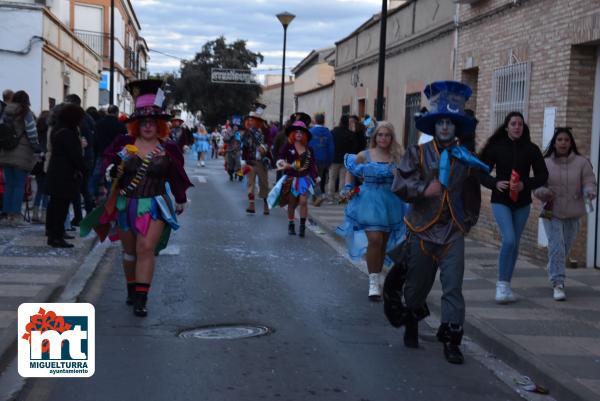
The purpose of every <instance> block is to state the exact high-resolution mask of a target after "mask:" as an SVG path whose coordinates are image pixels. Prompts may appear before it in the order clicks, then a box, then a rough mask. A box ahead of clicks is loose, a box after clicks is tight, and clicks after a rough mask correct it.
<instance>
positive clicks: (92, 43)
mask: <svg viewBox="0 0 600 401" xmlns="http://www.w3.org/2000/svg"><path fill="white" fill-rule="evenodd" d="M73 32H74V33H75V35H76V36H77V37H78V38H79V39H81V40H82V41H83V42H84V43H85V44H86V45H88V46H89V47H90V49H92V50H93V51H94V52H95V53H96V54H97V55H99V56H100V57H102V59H104V60H106V59H108V55H109V53H110V51H109V49H108V42H109V41H108V34H105V33H102V32H92V31H84V30H81V29H74V30H73Z"/></svg>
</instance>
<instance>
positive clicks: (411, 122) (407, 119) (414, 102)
mask: <svg viewBox="0 0 600 401" xmlns="http://www.w3.org/2000/svg"><path fill="white" fill-rule="evenodd" d="M420 109H421V92H418V93H408V94H407V95H406V100H405V105H404V138H403V142H402V143H403V145H404V148H405V149H408V147H409V146H410V145H415V144H416V143H417V142H418V141H419V135H418V131H417V126H416V125H415V114H416V113H417V112H418V111H419V110H420Z"/></svg>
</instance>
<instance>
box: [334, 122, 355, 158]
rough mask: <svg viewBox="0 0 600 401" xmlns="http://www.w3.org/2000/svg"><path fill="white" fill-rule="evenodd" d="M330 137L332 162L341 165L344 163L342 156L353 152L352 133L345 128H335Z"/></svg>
mask: <svg viewBox="0 0 600 401" xmlns="http://www.w3.org/2000/svg"><path fill="white" fill-rule="evenodd" d="M331 135H333V162H334V163H336V164H341V163H343V162H344V155H345V154H346V153H352V151H353V150H354V149H353V147H354V141H353V135H354V133H353V132H351V131H350V130H349V129H346V128H342V127H335V128H334V129H333V131H331Z"/></svg>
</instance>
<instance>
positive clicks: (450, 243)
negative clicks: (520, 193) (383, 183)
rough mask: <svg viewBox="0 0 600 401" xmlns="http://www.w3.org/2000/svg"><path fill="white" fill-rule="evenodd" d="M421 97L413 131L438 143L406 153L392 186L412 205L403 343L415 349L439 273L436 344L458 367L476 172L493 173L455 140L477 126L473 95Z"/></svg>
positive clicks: (450, 84) (431, 90)
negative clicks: (470, 109) (423, 103)
mask: <svg viewBox="0 0 600 401" xmlns="http://www.w3.org/2000/svg"><path fill="white" fill-rule="evenodd" d="M424 92H425V96H427V98H428V99H429V105H430V107H429V111H428V112H427V113H424V114H423V115H422V116H421V117H420V118H419V119H417V120H416V126H417V129H418V130H420V131H421V132H424V133H426V134H429V135H431V136H433V137H434V139H433V140H432V141H430V142H427V143H425V144H421V145H413V146H411V147H410V148H409V149H408V151H407V152H406V153H405V155H404V156H403V158H402V160H401V162H400V165H399V167H398V171H397V173H396V177H395V179H394V183H393V185H392V191H394V192H396V194H397V195H398V196H400V198H402V199H403V200H404V201H406V202H408V203H409V204H410V206H409V209H408V212H407V214H406V216H405V219H404V220H405V222H406V225H407V228H408V230H409V235H408V239H407V241H408V243H407V244H406V246H407V247H408V251H407V253H406V254H407V255H408V256H407V258H408V260H407V261H406V262H407V263H406V265H407V266H408V271H407V272H406V283H405V284H404V300H405V301H406V307H407V309H408V313H407V316H406V319H405V321H404V323H405V324H406V328H405V332H404V344H405V345H406V346H407V347H410V348H417V347H418V321H419V320H421V319H423V318H424V317H425V316H426V315H427V314H428V312H427V307H426V304H425V301H426V299H427V295H428V294H429V292H430V291H431V288H432V286H433V282H434V280H435V275H436V271H437V269H439V270H440V281H441V284H442V291H443V295H442V313H441V325H440V327H439V330H438V332H437V338H438V340H439V341H440V342H442V343H443V344H444V356H445V357H446V360H447V361H448V362H450V363H454V364H461V363H463V361H464V358H463V355H462V353H461V351H460V348H459V345H460V343H461V340H462V336H463V324H464V320H465V302H464V299H463V294H462V281H463V273H464V249H465V239H464V238H465V235H466V234H467V233H468V232H469V230H470V229H471V227H472V226H473V225H474V224H475V223H476V222H477V219H478V217H479V207H480V202H481V191H480V187H479V180H478V173H477V172H476V171H475V169H481V170H483V171H489V168H488V166H487V165H485V164H484V163H482V162H481V161H479V159H477V158H476V157H475V156H474V155H473V154H472V153H471V152H469V151H468V150H467V149H465V148H464V147H462V146H460V145H459V144H458V141H457V136H458V135H460V134H461V133H472V132H474V131H475V120H474V119H473V118H471V117H469V116H468V115H467V114H465V112H464V105H465V102H466V101H467V99H468V98H469V97H470V96H471V88H469V87H468V86H467V85H465V84H463V83H460V82H456V81H438V82H433V83H431V84H430V85H427V87H426V88H425V91H424ZM402 284H403V283H398V285H400V286H401V285H402ZM384 290H385V288H384ZM384 298H385V293H384Z"/></svg>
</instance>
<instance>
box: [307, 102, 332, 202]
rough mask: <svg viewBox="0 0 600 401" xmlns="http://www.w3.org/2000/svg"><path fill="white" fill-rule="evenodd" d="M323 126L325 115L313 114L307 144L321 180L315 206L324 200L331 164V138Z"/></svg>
mask: <svg viewBox="0 0 600 401" xmlns="http://www.w3.org/2000/svg"><path fill="white" fill-rule="evenodd" d="M324 124H325V115H324V114H323V113H317V114H315V125H314V126H313V127H312V128H311V129H310V133H311V134H312V139H311V140H310V142H309V144H308V146H309V148H312V150H313V152H314V156H315V160H316V163H317V174H318V177H319V178H320V180H321V182H319V183H318V186H317V188H316V189H317V191H316V192H317V193H319V196H317V197H316V198H315V200H314V205H315V206H321V203H323V200H325V197H324V194H325V183H326V182H327V174H329V166H331V163H332V162H333V136H332V135H331V132H330V131H329V129H328V128H327V127H325V126H324ZM319 190H320V191H319Z"/></svg>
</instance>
